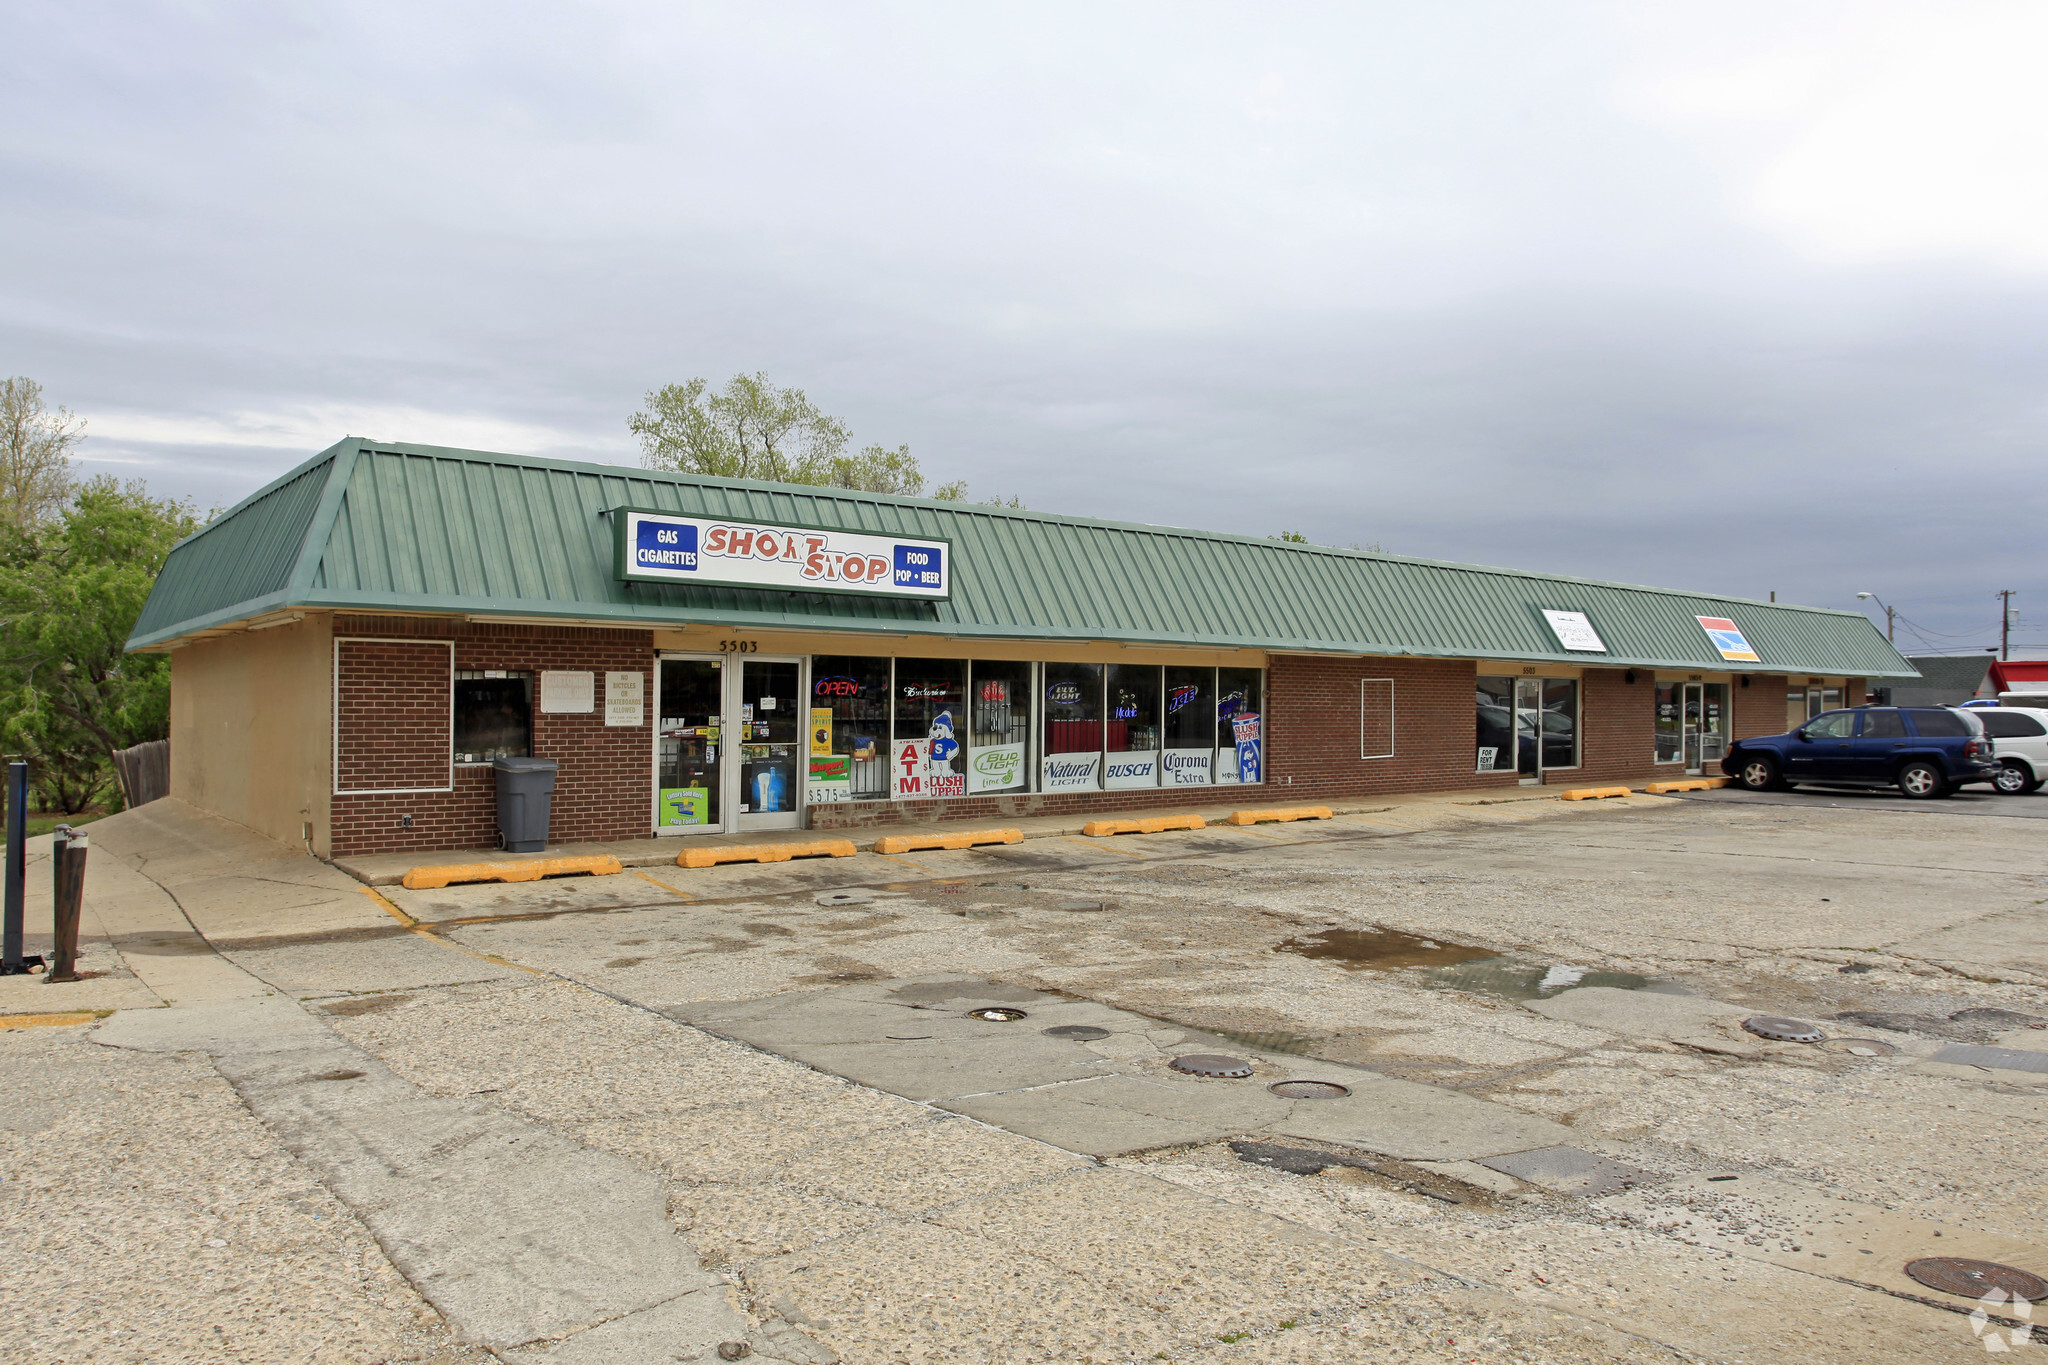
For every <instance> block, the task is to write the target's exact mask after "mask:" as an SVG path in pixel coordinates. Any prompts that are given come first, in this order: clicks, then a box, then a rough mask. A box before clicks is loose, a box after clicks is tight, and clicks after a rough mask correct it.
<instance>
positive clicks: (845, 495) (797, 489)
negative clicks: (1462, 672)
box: [245, 438, 1869, 620]
mask: <svg viewBox="0 0 2048 1365" xmlns="http://www.w3.org/2000/svg"><path fill="white" fill-rule="evenodd" d="M350 439H357V438H350ZM361 442H362V448H363V449H364V450H365V451H366V452H368V453H371V454H376V453H380V452H382V453H390V454H397V455H417V456H422V457H426V458H430V459H443V458H454V459H463V460H473V461H481V462H485V463H490V464H507V465H514V466H518V467H520V468H529V469H531V468H541V469H564V470H572V471H588V472H591V473H594V474H598V475H600V476H602V477H610V478H654V479H658V480H661V481H663V482H667V483H677V484H691V485H695V486H698V487H709V488H727V489H734V490H739V491H746V490H751V489H759V490H763V491H769V492H786V493H794V494H798V495H801V496H809V497H831V498H839V499H843V500H847V501H853V502H867V503H872V504H875V505H878V506H885V507H928V508H932V509H934V510H937V511H944V512H950V513H953V514H955V515H960V514H963V513H964V514H971V515H974V516H981V517H990V518H994V519H1000V520H1007V521H1030V522H1038V523H1040V524H1051V525H1056V526H1088V527H1098V528H1100V529H1102V530H1108V531H1141V532H1145V533H1148V534H1152V535H1167V536H1192V537H1196V538H1199V539H1203V540H1211V541H1219V542H1222V543H1224V544H1232V545H1251V546H1256V547H1258V548H1261V549H1266V550H1271V551H1274V552H1277V553H1283V554H1313V555H1333V556H1337V557H1340V558H1346V559H1365V560H1385V561H1388V562H1391V563H1396V564H1422V565H1427V566H1430V567H1432V568H1444V569H1456V570H1460V571H1463V572H1467V573H1496V574H1506V575H1508V576H1510V577H1513V578H1519V579H1524V580H1528V579H1538V580H1544V581H1548V582H1552V583H1558V584H1573V585H1579V586H1584V587H1593V588H1618V589H1621V590H1623V591H1626V592H1643V593H1653V594H1655V595H1657V596H1659V597H1695V598H1700V599H1703V600H1706V601H1711V602H1715V603H1733V604H1736V605H1740V606H1751V607H1769V608H1771V609H1772V610H1774V611H1797V612H1811V613H1815V614H1819V615H1828V616H1863V617H1864V619H1865V620H1868V619H1869V617H1867V616H1864V614H1863V613H1862V612H1860V611H1853V610H1849V609H1846V608H1842V607H1816V606H1807V605H1804V604H1801V603H1796V602H1766V601H1763V600H1761V599H1758V598H1753V597H1737V596H1732V595H1730V594H1727V593H1709V592H1695V591H1692V590H1689V589H1685V590H1681V589H1674V588H1660V587H1656V586H1655V585H1653V584H1648V583H1624V582H1622V581H1620V580H1618V579H1607V578H1587V577H1584V576H1583V575H1578V574H1563V573H1555V572H1549V571H1537V570H1530V569H1515V568H1510V567H1508V566H1507V565H1504V564H1477V563H1471V562H1468V561H1465V560H1456V559H1436V558H1432V557H1429V556H1424V555H1400V554H1390V553H1388V552H1386V551H1384V550H1352V549H1347V548H1345V547H1343V546H1339V545H1310V544H1303V543H1300V542H1297V541H1284V540H1276V539H1274V538H1273V537H1271V536H1251V535H1243V534H1240V533H1236V532H1231V531H1210V530H1205V529H1203V528H1201V527H1197V526H1169V525H1165V524H1163V523H1159V522H1146V521H1116V520H1112V519H1109V518H1106V517H1080V516H1073V515H1070V514H1067V513H1063V512H1039V511H1034V510H1033V509H1031V508H1028V507H1025V508H1017V507H996V506H992V505H990V504H988V503H977V502H954V501H950V500H946V499H940V498H921V497H911V496H908V495H906V494H900V493H873V492H869V491H867V490H865V489H858V488H840V487H838V486H837V485H834V484H815V483H782V482H779V481H777V480H774V479H735V478H728V477H725V476H723V475H718V474H693V473H689V472H688V471H685V470H677V469H654V468H650V467H647V466H643V465H613V464H601V463H598V462H596V461H591V460H564V459H557V458H554V457H551V456H540V455H515V454H511V453H509V452H505V451H492V450H472V449H468V448H466V447H461V446H430V445H417V444H413V443H409V442H404V441H374V440H370V439H368V438H361ZM345 443H346V442H344V443H343V444H345ZM245 501H246V500H245ZM1560 606H1562V604H1560Z"/></svg>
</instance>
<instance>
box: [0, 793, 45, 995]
mask: <svg viewBox="0 0 2048 1365" xmlns="http://www.w3.org/2000/svg"><path fill="white" fill-rule="evenodd" d="M4 881H5V884H6V889H5V892H4V895H5V904H4V906H0V976H20V975H21V974H22V973H24V972H26V971H27V970H28V969H29V968H31V967H40V966H42V965H43V959H42V955H41V954H40V953H38V954H34V955H32V956H29V957H23V956H22V955H21V929H22V901H23V899H24V894H25V893H26V891H27V889H28V764H26V763H20V762H15V763H10V764H8V765H7V865H6V871H5V875H4Z"/></svg>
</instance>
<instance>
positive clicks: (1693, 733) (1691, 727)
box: [1678, 683, 1706, 773]
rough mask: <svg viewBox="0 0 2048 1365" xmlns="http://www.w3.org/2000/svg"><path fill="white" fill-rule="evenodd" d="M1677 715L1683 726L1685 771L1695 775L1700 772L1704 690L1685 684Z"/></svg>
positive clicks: (1704, 707) (1696, 685) (1704, 715)
mask: <svg viewBox="0 0 2048 1365" xmlns="http://www.w3.org/2000/svg"><path fill="white" fill-rule="evenodd" d="M1678 714H1679V717H1680V724H1681V725H1683V726H1684V736H1685V770H1686V771H1687V772H1689V773H1696V772H1698V771H1699V770H1700V728H1701V726H1702V725H1703V724H1704V722H1705V719H1706V689H1705V688H1704V687H1703V686H1701V685H1700V684H1699V683H1687V684H1686V685H1685V689H1684V694H1683V696H1682V697H1681V698H1680V701H1679V707H1678Z"/></svg>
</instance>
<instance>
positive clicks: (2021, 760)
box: [1970, 706, 2048, 796]
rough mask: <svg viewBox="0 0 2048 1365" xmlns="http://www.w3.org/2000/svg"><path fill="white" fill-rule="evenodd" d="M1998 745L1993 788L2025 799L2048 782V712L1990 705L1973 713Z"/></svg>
mask: <svg viewBox="0 0 2048 1365" xmlns="http://www.w3.org/2000/svg"><path fill="white" fill-rule="evenodd" d="M1970 714H1971V715H1973V716H1975V717H1976V718H1977V719H1978V720H1980V721H1982V722H1983V724H1984V733H1985V734H1987V735H1989V736H1990V737H1991V740H1992V742H1993V743H1994V744H1996V745H1997V746H1998V769H1997V771H1995V772H1993V773H1992V774H1991V785H1992V786H1993V787H1994V788H1995V789H1997V790H1998V791H1999V792H2001V793H2003V794H2004V795H2006V796H2025V795H2026V794H2027V793H2028V792H2031V791H2035V790H2037V789H2038V788H2039V787H2040V785H2041V783H2042V782H2044V781H2048V711H2043V710H2039V709H2036V708H2034V707H2030V706H1987V707H1984V708H1983V709H1981V710H1976V711H1972V712H1971V713H1970Z"/></svg>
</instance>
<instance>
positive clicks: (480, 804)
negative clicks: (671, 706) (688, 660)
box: [332, 616, 654, 857]
mask: <svg viewBox="0 0 2048 1365" xmlns="http://www.w3.org/2000/svg"><path fill="white" fill-rule="evenodd" d="M334 633H335V636H336V637H337V639H339V640H340V641H341V658H342V669H341V678H340V688H339V695H338V697H337V703H338V705H339V707H340V708H341V710H340V715H341V718H342V725H343V744H342V746H341V752H340V753H339V754H337V761H338V763H339V764H340V768H339V771H340V772H341V773H342V775H343V780H342V781H341V782H340V783H338V784H337V785H339V786H342V787H350V786H355V787H364V786H370V785H375V786H380V787H381V786H409V785H415V783H414V782H412V781H410V780H408V781H387V780H384V779H385V774H387V773H400V774H406V775H410V776H416V775H418V774H420V773H424V772H425V771H426V770H427V769H428V768H429V767H431V768H432V769H433V776H432V780H431V782H422V783H417V785H422V786H425V785H433V786H441V785H444V784H446V783H447V781H448V754H449V747H450V736H449V733H448V681H447V678H448V662H447V658H448V651H447V649H446V648H445V647H443V646H438V645H437V646H433V647H431V648H430V649H429V648H423V647H422V646H421V645H409V644H401V645H395V646H385V645H369V644H364V643H360V642H358V643H350V642H349V641H348V639H347V637H349V636H385V637H397V636H403V637H412V638H417V639H420V640H422V641H425V640H452V641H453V642H454V645H455V664H454V666H455V668H457V669H488V668H503V669H512V670H519V671H525V672H531V673H533V674H535V675H536V676H535V680H534V687H535V698H534V715H533V753H534V756H535V757H537V758H552V759H554V760H555V761H556V762H558V763H560V764H561V769H560V771H559V772H558V773H557V774H556V778H555V804H554V819H553V824H552V828H551V830H550V833H549V838H550V840H551V841H553V842H562V843H568V842H575V841H579V840H590V839H638V838H644V837H646V836H647V835H649V834H651V833H652V832H653V818H654V815H653V809H654V807H653V745H654V735H653V731H652V730H651V729H650V725H651V723H652V719H653V710H654V706H653V702H654V641H653V637H652V636H651V635H650V634H648V633H647V632H645V631H637V630H583V629H573V628H566V627H556V626H513V625H473V624H468V623H463V622H454V621H437V620H429V619H410V618H403V617H399V618H385V617H347V616H344V617H338V618H336V620H335V623H334ZM429 657H431V658H433V659H434V661H435V662H434V667H435V669H436V670H437V672H438V681H437V682H436V683H435V684H434V686H435V687H437V688H438V692H437V694H436V697H435V701H434V704H435V705H437V706H438V707H439V722H438V724H439V729H438V730H434V731H429V730H428V729H426V728H425V727H424V723H423V717H424V713H425V711H426V709H427V707H426V700H425V691H424V683H423V680H422V678H421V677H419V676H416V674H418V672H419V671H420V665H418V664H417V663H416V662H415V661H418V660H424V659H426V658H429ZM394 662H396V663H399V664H402V665H403V668H404V671H403V673H402V675H401V676H399V677H397V678H396V679H394V678H393V677H392V676H391V668H392V666H393V663H394ZM545 669H577V670H583V671H586V672H591V673H595V674H597V675H598V676H597V678H596V680H595V681H596V690H597V695H598V704H597V709H596V710H595V711H593V712H591V713H590V714H588V715H542V714H541V712H540V702H539V695H538V692H539V677H538V675H539V674H540V673H541V672H542V671H543V670H545ZM625 670H631V671H635V672H639V673H641V674H644V675H645V679H646V680H645V690H644V693H643V695H644V696H645V698H646V702H647V704H646V706H645V707H644V708H643V711H642V717H641V719H642V724H640V725H639V726H637V727H627V726H607V725H606V724H605V723H604V701H603V697H604V676H603V675H604V674H605V673H606V672H608V671H625ZM394 709H395V710H396V712H397V713H398V714H399V715H400V716H401V717H403V718H404V723H403V724H402V725H393V724H392V723H391V716H392V714H393V711H394ZM415 717H418V718H420V719H418V720H415V719H414V718H415ZM494 784H495V779H494V778H493V777H492V775H491V767H490V765H489V764H483V765H481V766H469V765H463V766H459V767H457V768H456V769H455V778H454V788H455V789H454V790H453V791H452V792H397V793H389V794H383V795H371V794H362V793H356V794H350V793H347V792H343V793H342V794H339V795H337V796H335V798H334V814H333V833H332V847H333V852H334V856H336V857H346V856H348V855H350V854H357V853H396V852H406V851H412V850H425V849H463V848H491V847H494V846H496V844H497V841H498V822H497V813H496V811H497V790H496V787H495V785H494ZM408 815H409V816H411V817H412V827H411V828H410V829H404V828H400V821H401V819H402V818H403V817H405V816H408Z"/></svg>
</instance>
